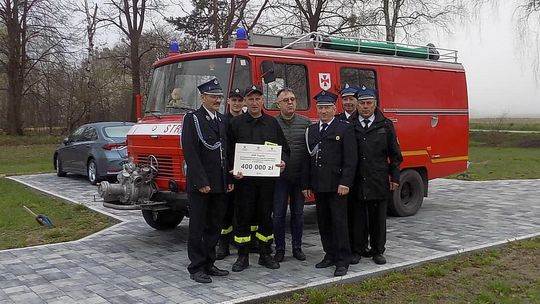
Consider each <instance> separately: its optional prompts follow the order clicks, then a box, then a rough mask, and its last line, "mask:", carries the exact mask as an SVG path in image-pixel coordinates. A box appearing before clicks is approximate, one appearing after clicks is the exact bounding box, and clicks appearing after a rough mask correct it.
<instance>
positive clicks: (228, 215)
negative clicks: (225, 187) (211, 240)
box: [221, 191, 235, 235]
mask: <svg viewBox="0 0 540 304" xmlns="http://www.w3.org/2000/svg"><path fill="white" fill-rule="evenodd" d="M234 193H235V191H232V192H229V193H227V194H225V215H224V216H223V222H222V224H221V235H230V234H231V232H232V231H233V218H234Z"/></svg>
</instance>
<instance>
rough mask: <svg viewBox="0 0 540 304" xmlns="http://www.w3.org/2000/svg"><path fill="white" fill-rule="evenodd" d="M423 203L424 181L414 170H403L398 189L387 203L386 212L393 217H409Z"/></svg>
mask: <svg viewBox="0 0 540 304" xmlns="http://www.w3.org/2000/svg"><path fill="white" fill-rule="evenodd" d="M423 201H424V181H423V180H422V176H420V174H419V173H418V172H417V171H416V170H410V169H409V170H404V171H403V172H401V176H400V179H399V188H398V189H397V190H396V191H394V194H393V196H392V197H391V198H390V200H389V202H388V211H390V214H391V215H394V216H411V215H415V214H416V212H418V209H420V207H421V206H422V202H423Z"/></svg>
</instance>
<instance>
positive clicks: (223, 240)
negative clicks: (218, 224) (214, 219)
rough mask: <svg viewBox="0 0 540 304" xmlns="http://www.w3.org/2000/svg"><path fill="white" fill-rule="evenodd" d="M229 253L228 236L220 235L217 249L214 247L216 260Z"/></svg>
mask: <svg viewBox="0 0 540 304" xmlns="http://www.w3.org/2000/svg"><path fill="white" fill-rule="evenodd" d="M229 255H231V251H230V250H229V236H228V235H225V236H223V235H222V236H221V237H220V238H219V241H218V244H217V249H216V260H223V259H224V258H225V257H226V256H229Z"/></svg>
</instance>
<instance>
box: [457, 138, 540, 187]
mask: <svg viewBox="0 0 540 304" xmlns="http://www.w3.org/2000/svg"><path fill="white" fill-rule="evenodd" d="M469 142H470V146H469V162H470V165H469V169H468V170H467V172H465V173H461V174H457V175H453V176H450V177H449V178H457V179H462V180H495V179H530V178H540V152H539V151H540V134H516V133H500V132H471V133H470V137H469Z"/></svg>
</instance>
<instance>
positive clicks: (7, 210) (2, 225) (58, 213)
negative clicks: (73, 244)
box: [0, 178, 116, 249]
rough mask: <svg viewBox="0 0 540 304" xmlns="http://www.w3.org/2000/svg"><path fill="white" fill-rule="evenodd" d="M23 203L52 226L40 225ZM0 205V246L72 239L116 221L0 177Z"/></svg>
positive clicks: (4, 247) (22, 245)
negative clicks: (46, 218)
mask: <svg viewBox="0 0 540 304" xmlns="http://www.w3.org/2000/svg"><path fill="white" fill-rule="evenodd" d="M23 205H26V206H27V207H29V208H30V209H32V210H33V211H34V212H35V213H37V214H44V215H47V216H48V217H49V218H50V219H51V220H52V222H53V224H54V225H55V228H50V229H49V228H45V227H42V226H40V225H39V224H38V223H37V222H36V220H35V218H34V217H33V216H32V215H30V214H29V213H27V212H26V211H25V210H24V209H23ZM0 208H1V210H2V212H0V249H7V248H18V247H26V246H30V245H39V244H49V243H58V242H65V241H70V240H76V239H79V238H81V237H84V236H86V235H89V234H91V233H94V232H97V231H99V230H102V229H104V228H106V227H109V226H111V225H112V224H113V223H115V222H116V221H115V220H113V219H111V218H109V217H107V216H105V215H102V214H100V213H97V212H94V211H92V210H90V209H88V208H87V207H85V206H83V205H78V204H72V203H66V202H64V201H62V200H60V199H56V198H52V197H49V196H46V195H43V194H41V193H38V192H37V191H34V190H32V189H30V188H28V187H26V186H24V185H21V184H19V183H17V182H14V181H10V180H8V179H5V178H0Z"/></svg>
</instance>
